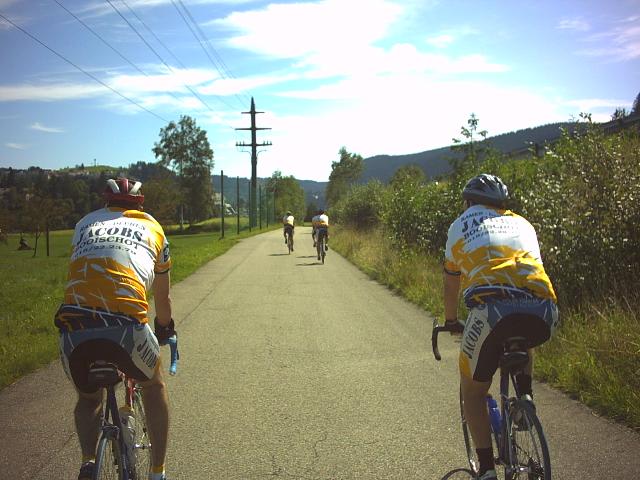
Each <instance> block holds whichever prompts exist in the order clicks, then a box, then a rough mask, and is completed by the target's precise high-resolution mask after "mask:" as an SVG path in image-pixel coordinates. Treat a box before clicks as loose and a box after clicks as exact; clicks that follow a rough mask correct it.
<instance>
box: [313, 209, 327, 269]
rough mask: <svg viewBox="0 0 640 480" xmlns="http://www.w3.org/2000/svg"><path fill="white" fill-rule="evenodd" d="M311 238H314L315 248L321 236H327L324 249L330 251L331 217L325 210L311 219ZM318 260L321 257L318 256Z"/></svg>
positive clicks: (319, 211)
mask: <svg viewBox="0 0 640 480" xmlns="http://www.w3.org/2000/svg"><path fill="white" fill-rule="evenodd" d="M311 226H312V230H311V238H313V246H314V247H315V246H316V242H317V241H318V240H319V239H320V237H319V234H322V235H324V236H325V242H324V249H325V250H329V217H328V216H327V212H326V210H324V209H322V208H321V209H320V210H318V214H317V215H316V216H314V217H313V218H312V219H311ZM318 260H320V257H319V256H318Z"/></svg>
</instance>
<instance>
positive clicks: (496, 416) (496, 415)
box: [487, 395, 502, 435]
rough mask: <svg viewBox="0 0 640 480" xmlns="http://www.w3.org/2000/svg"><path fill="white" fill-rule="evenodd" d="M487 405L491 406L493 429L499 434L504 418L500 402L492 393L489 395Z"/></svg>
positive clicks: (490, 414) (490, 416) (490, 415)
mask: <svg viewBox="0 0 640 480" xmlns="http://www.w3.org/2000/svg"><path fill="white" fill-rule="evenodd" d="M487 406H488V407H489V418H490V419H491V429H492V430H493V432H494V433H495V434H496V435H499V434H500V429H501V428H502V418H501V417H500V410H498V402H496V400H495V399H494V398H493V397H492V396H491V395H487Z"/></svg>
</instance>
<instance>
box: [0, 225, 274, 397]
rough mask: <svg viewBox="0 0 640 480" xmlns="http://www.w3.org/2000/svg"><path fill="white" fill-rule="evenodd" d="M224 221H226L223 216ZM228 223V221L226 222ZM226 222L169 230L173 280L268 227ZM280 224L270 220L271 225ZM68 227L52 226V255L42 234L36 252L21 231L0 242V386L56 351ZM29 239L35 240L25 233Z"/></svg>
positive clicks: (65, 264) (45, 362) (48, 358)
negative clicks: (221, 227)
mask: <svg viewBox="0 0 640 480" xmlns="http://www.w3.org/2000/svg"><path fill="white" fill-rule="evenodd" d="M225 223H226V222H225ZM227 226H228V225H227ZM232 226H233V227H234V228H233V229H231V228H228V229H227V228H225V231H226V233H225V238H224V239H220V232H219V231H217V232H209V233H198V234H193V235H169V242H170V244H171V256H172V259H173V268H172V271H171V281H172V283H174V284H175V283H177V282H179V281H180V280H182V279H184V278H186V277H187V276H189V275H190V274H191V273H193V272H194V271H195V270H197V269H198V268H199V267H201V266H202V265H204V264H205V263H206V262H208V261H210V260H212V259H214V258H215V257H217V256H219V255H222V254H223V253H224V252H226V251H227V250H229V249H230V248H231V247H232V246H233V245H235V244H236V243H237V241H238V240H239V239H242V238H246V237H249V236H251V235H257V234H259V233H263V232H265V231H267V229H266V226H265V225H264V224H263V229H262V230H259V229H252V231H251V232H249V231H248V229H247V230H244V231H241V232H240V235H236V233H235V223H234V224H233V225H232ZM273 228H280V225H271V224H270V225H269V230H271V229H273ZM72 234H73V232H72V231H70V230H67V231H60V232H52V234H51V237H50V241H51V242H50V256H49V257H47V256H46V249H45V243H44V237H41V238H40V239H39V241H38V250H37V255H36V257H35V258H33V251H29V250H25V251H18V250H17V246H18V240H19V236H18V235H9V239H8V244H7V245H5V244H3V243H0V276H1V278H2V285H3V288H2V289H0V305H2V307H1V308H0V331H2V332H3V334H2V335H1V336H0V358H2V362H1V363H0V388H3V387H5V386H7V385H9V384H10V383H12V382H14V381H15V380H17V379H18V378H20V377H21V376H23V375H25V374H27V373H29V372H32V371H33V370H35V369H37V368H38V367H40V366H42V365H45V364H47V363H49V362H50V361H51V360H53V359H55V358H56V356H57V355H58V332H57V329H56V328H55V326H54V324H53V315H54V314H55V312H56V310H57V308H58V306H59V305H60V302H61V301H62V296H63V291H64V285H65V283H66V277H67V266H68V263H69V254H70V252H71V237H72ZM25 238H26V240H27V242H28V243H29V245H31V246H34V245H35V240H34V238H33V237H31V236H29V235H27V236H26V237H25Z"/></svg>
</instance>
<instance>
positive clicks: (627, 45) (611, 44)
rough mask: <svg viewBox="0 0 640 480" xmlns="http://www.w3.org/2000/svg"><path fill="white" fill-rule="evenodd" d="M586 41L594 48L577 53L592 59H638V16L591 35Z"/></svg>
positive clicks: (639, 28)
mask: <svg viewBox="0 0 640 480" xmlns="http://www.w3.org/2000/svg"><path fill="white" fill-rule="evenodd" d="M586 41H588V42H591V43H592V44H595V45H596V46H595V47H592V48H585V49H582V50H581V51H580V52H579V53H581V54H583V55H587V56H592V57H606V58H607V59H609V60H612V61H617V62H623V61H630V60H635V59H638V58H640V16H632V17H627V18H625V19H623V20H620V21H618V22H617V24H616V25H615V26H613V27H612V28H610V29H609V30H605V31H602V32H599V33H595V34H593V35H591V36H590V37H589V38H587V39H586Z"/></svg>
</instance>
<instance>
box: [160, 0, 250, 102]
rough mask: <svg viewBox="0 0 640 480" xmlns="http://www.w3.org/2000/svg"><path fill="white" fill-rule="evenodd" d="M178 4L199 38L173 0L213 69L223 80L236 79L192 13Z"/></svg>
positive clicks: (172, 0) (181, 3)
mask: <svg viewBox="0 0 640 480" xmlns="http://www.w3.org/2000/svg"><path fill="white" fill-rule="evenodd" d="M178 2H179V3H180V5H181V6H182V9H183V10H184V11H185V13H186V14H187V16H188V17H189V19H190V20H191V23H192V24H193V25H194V26H195V28H196V30H197V32H198V33H199V36H198V33H196V31H194V29H193V28H192V27H191V24H190V23H189V22H188V21H187V19H186V18H185V16H184V14H183V13H182V11H181V10H180V8H179V7H178V5H177V3H176V2H175V0H171V3H173V6H174V7H175V9H176V10H177V11H178V13H179V14H180V16H181V17H182V20H183V21H184V23H185V24H186V25H187V27H189V30H191V33H192V34H193V36H194V38H195V39H196V40H197V41H198V43H200V46H201V48H202V50H203V51H204V53H205V55H206V56H207V58H208V59H209V61H210V62H211V64H212V65H213V67H214V68H215V69H216V70H217V71H218V73H220V76H221V77H222V78H225V79H236V77H235V76H234V75H233V73H231V71H230V70H229V68H228V67H227V65H226V64H225V63H224V60H223V59H222V57H221V56H220V55H219V54H218V53H217V52H216V50H215V48H213V46H212V45H211V43H210V42H209V40H208V39H207V36H206V35H205V34H204V32H203V31H202V29H201V28H200V26H199V25H198V22H197V21H196V20H195V18H193V15H191V12H190V11H189V9H188V8H187V6H186V5H185V4H184V3H183V2H182V0H178ZM206 46H208V47H209V50H211V52H212V53H213V55H214V57H216V59H217V62H216V60H214V59H213V58H211V55H209V51H208V50H207V48H206ZM234 96H235V97H236V98H237V99H238V100H239V101H240V104H243V102H244V100H243V99H241V98H240V97H239V96H238V95H237V94H234ZM244 97H245V100H247V101H248V100H249V97H248V96H247V95H246V94H245V95H244Z"/></svg>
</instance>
